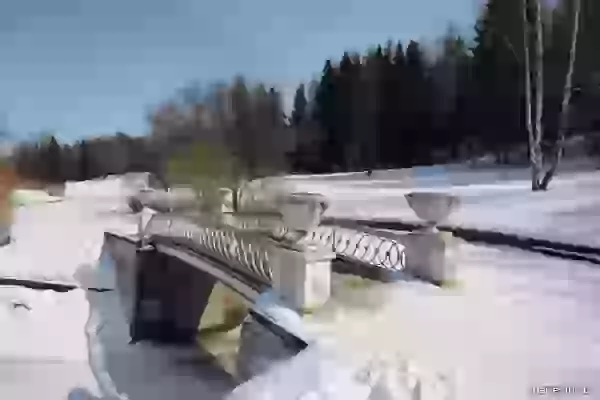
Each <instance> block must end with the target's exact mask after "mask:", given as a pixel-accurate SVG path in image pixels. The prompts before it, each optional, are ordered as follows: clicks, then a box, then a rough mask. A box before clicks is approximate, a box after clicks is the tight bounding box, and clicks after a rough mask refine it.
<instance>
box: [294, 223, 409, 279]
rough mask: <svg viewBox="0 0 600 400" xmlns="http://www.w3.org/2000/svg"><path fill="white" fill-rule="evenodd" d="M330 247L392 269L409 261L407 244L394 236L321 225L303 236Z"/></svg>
mask: <svg viewBox="0 0 600 400" xmlns="http://www.w3.org/2000/svg"><path fill="white" fill-rule="evenodd" d="M304 240H305V241H306V242H308V243H317V244H321V245H323V246H325V247H328V248H331V249H332V251H334V252H335V253H336V254H337V255H338V256H342V257H347V258H349V259H352V260H355V261H359V262H361V263H365V264H369V265H372V266H375V267H382V268H386V269H392V270H401V269H403V268H404V266H405V265H406V255H405V253H404V246H403V245H402V244H401V243H399V242H398V241H396V240H393V239H391V238H387V237H383V236H378V235H376V234H373V233H367V232H361V231H358V230H354V229H348V228H342V227H338V226H327V225H325V226H319V227H318V228H317V229H315V230H313V231H312V232H310V233H309V234H308V235H307V236H306V238H305V239H304Z"/></svg>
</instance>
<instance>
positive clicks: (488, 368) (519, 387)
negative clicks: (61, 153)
mask: <svg viewBox="0 0 600 400" xmlns="http://www.w3.org/2000/svg"><path fill="white" fill-rule="evenodd" d="M376 175H377V173H376V174H375V175H374V178H373V180H371V181H366V180H359V179H355V180H348V181H345V182H344V183H342V182H336V183H335V184H332V182H331V181H329V182H323V181H319V180H318V179H315V178H309V179H307V178H296V184H298V183H300V184H301V185H304V186H303V187H304V188H305V189H311V190H318V191H322V192H325V193H326V194H329V195H330V196H331V197H333V201H332V207H331V209H330V210H329V212H330V213H332V214H334V215H347V216H355V217H356V216H357V215H356V213H358V212H362V213H363V215H358V216H359V217H361V216H362V217H367V216H380V217H382V216H387V217H394V216H396V217H398V216H403V217H404V216H406V217H407V218H410V217H409V215H412V211H410V209H409V208H408V206H407V205H406V203H405V202H404V199H403V197H402V196H403V194H404V193H405V192H406V191H407V190H409V189H408V188H407V187H403V185H404V186H407V185H406V183H405V182H404V183H402V182H394V181H393V180H385V179H381V180H380V181H377V176H376ZM425 180H426V179H425ZM381 181H385V182H381ZM429 182H430V183H431V180H430V181H429ZM361 185H363V186H365V187H366V188H367V190H365V189H364V188H361ZM527 185H528V183H527V182H526V181H525V180H521V181H519V180H516V181H510V182H505V183H502V184H497V185H492V184H490V185H484V184H479V185H478V186H475V185H472V186H464V187H454V188H453V190H455V191H457V192H460V193H461V194H462V196H461V197H462V198H463V202H464V205H463V210H462V211H459V212H457V214H455V215H461V214H460V213H461V212H462V213H464V214H465V215H464V216H463V217H462V218H465V220H468V218H472V219H471V221H474V223H475V222H476V223H480V222H481V221H484V222H485V223H487V224H488V226H492V225H493V226H492V227H496V228H497V227H498V225H497V224H502V223H503V224H504V225H500V227H501V228H506V229H513V228H515V229H530V231H529V232H533V233H543V234H548V232H546V231H549V230H550V229H549V226H550V225H557V224H556V223H554V224H552V223H551V222H550V221H548V220H547V219H548V218H550V217H551V216H556V217H557V218H563V219H562V220H559V221H560V222H559V223H558V225H560V226H559V229H560V230H561V231H562V232H567V233H563V234H562V235H563V236H561V238H562V239H565V238H566V239H569V240H566V239H565V241H571V242H573V241H575V240H579V239H581V238H583V239H586V240H587V242H585V243H589V242H590V241H591V242H593V243H595V242H594V240H598V239H593V238H585V237H584V236H585V235H586V234H587V235H588V236H591V235H592V233H593V232H594V230H593V227H592V226H591V223H592V222H593V221H592V222H590V220H592V218H593V216H592V215H590V216H589V218H587V219H584V221H581V220H580V219H579V218H581V214H578V212H579V211H580V209H581V208H585V207H584V206H586V207H588V209H589V212H590V213H592V212H594V210H595V207H597V205H598V203H596V200H595V198H598V196H597V193H600V187H599V186H600V183H598V179H597V176H596V175H595V174H591V173H587V174H578V175H576V176H575V177H574V179H572V180H570V181H569V180H568V179H566V176H565V177H561V178H560V179H558V180H557V181H555V183H554V185H553V189H552V190H551V191H549V192H547V193H535V194H530V192H529V189H528V187H527ZM430 186H431V187H432V188H440V185H439V184H438V185H433V184H432V185H430ZM423 187H425V185H423V184H422V185H420V188H423ZM126 192H127V191H126V190H125V191H123V186H122V185H121V184H120V183H118V182H115V179H114V178H110V179H107V180H106V181H105V182H104V181H102V182H100V181H99V182H94V183H88V184H84V183H83V184H82V183H78V184H76V185H75V186H72V185H71V186H68V187H67V190H66V198H65V199H64V200H63V201H61V202H59V203H50V204H39V203H38V204H35V205H29V206H26V207H21V208H19V209H18V211H17V214H16V221H15V226H14V229H13V235H14V237H15V241H14V243H12V244H10V245H9V246H7V247H5V248H1V249H0V277H18V278H22V279H34V280H46V281H48V280H49V281H59V282H63V283H72V284H75V285H79V284H80V282H81V281H82V277H83V276H85V277H91V278H92V279H91V280H88V279H87V278H86V280H85V281H86V284H85V285H83V286H84V287H85V286H96V287H114V280H113V278H112V274H111V267H110V265H107V264H102V265H100V264H98V263H96V261H97V259H98V256H99V254H100V247H101V243H102V232H103V231H104V230H105V229H118V230H121V231H122V232H124V233H133V232H135V230H136V228H137V226H136V223H137V221H136V219H135V218H133V217H132V216H128V215H127V214H125V213H123V212H122V211H123V208H122V207H123V199H124V197H123V193H126ZM114 193H118V195H114ZM574 193H576V194H577V196H576V198H575V199H571V198H570V197H569V195H571V197H572V195H573V194H574ZM538 195H539V198H540V199H542V200H540V201H539V204H535V203H534V202H532V201H529V205H527V204H526V203H527V202H524V201H523V199H537V198H538V197H537V196H538ZM530 196H531V197H530ZM365 200H366V201H365ZM522 203H525V204H522ZM488 204H489V205H488ZM400 205H401V206H400ZM509 205H510V206H511V207H513V209H512V210H510V209H509ZM469 209H470V210H471V211H469V212H468V210H469ZM540 210H542V211H540ZM574 210H575V211H577V212H576V213H575V214H572V215H571V216H569V214H568V212H573V211H574ZM377 213H379V214H377ZM386 213H387V214H386ZM402 213H404V214H402ZM470 213H472V214H470ZM477 213H479V217H478V218H475V217H469V215H475V216H477V215H478V214H477ZM511 215H512V216H511ZM561 215H562V217H561ZM535 216H537V217H535ZM412 218H413V220H415V218H414V217H412ZM525 218H528V220H527V221H523V219H525ZM536 218H537V219H536ZM569 218H571V219H569ZM480 219H481V221H480ZM459 222H461V221H459ZM545 222H547V223H548V224H549V225H543V223H545ZM461 223H463V222H461ZM481 223H483V222H481ZM494 224H496V225H494ZM530 225H533V227H530ZM599 225H600V224H599ZM482 227H483V226H482ZM540 227H544V229H545V230H546V231H542V230H540V229H541V228H540ZM559 229H555V231H558V230H559ZM586 229H587V230H586ZM569 232H570V233H569ZM582 232H584V233H582ZM565 235H570V236H565ZM457 250H459V251H457V252H456V257H457V262H458V265H459V286H458V287H457V288H454V289H447V290H443V289H439V288H436V287H433V286H431V285H427V284H424V283H420V282H416V281H402V282H398V283H394V284H386V285H385V287H381V286H377V292H376V293H371V294H369V293H367V292H368V290H367V292H364V293H363V296H364V297H363V298H374V299H376V301H377V302H378V301H381V302H382V303H383V305H382V307H379V308H378V309H377V310H374V309H373V307H368V308H367V309H366V310H365V309H363V310H362V311H361V309H358V308H356V307H351V305H352V304H354V303H356V302H355V301H354V302H353V301H350V299H348V297H347V296H346V297H344V290H343V288H342V289H340V287H336V288H334V290H335V293H336V295H337V298H338V299H340V300H339V302H338V303H337V304H336V303H335V302H332V304H331V305H330V307H332V308H329V309H324V310H323V314H321V315H325V316H326V318H327V321H325V322H319V321H318V318H319V314H316V315H315V317H314V318H315V319H314V320H313V321H312V322H311V324H310V327H311V329H312V330H313V332H314V333H319V334H320V335H323V337H327V336H330V337H332V338H335V341H336V343H337V345H336V348H337V349H338V350H340V351H341V352H342V353H343V352H346V353H347V354H357V355H360V357H359V356H357V357H350V358H351V359H352V360H353V361H356V360H357V359H362V360H368V359H372V358H373V357H375V358H377V357H379V358H381V359H383V360H384V361H387V362H390V364H389V367H387V368H385V367H383V368H379V369H377V368H376V370H378V371H379V372H381V371H385V370H387V371H388V372H391V373H392V375H394V376H392V377H391V378H390V379H395V375H396V372H395V369H396V368H398V366H399V365H400V364H401V363H403V362H405V361H406V360H412V361H414V365H417V366H418V368H420V369H421V372H420V373H419V374H417V375H418V376H422V377H425V380H424V383H427V382H433V381H439V380H440V379H439V378H440V376H443V377H445V379H447V387H452V386H454V389H455V390H456V394H457V396H456V397H455V398H456V399H460V400H470V399H474V400H475V399H477V400H479V399H492V400H494V399H499V400H500V399H503V400H504V399H517V400H518V399H527V398H531V393H532V386H536V385H559V384H564V385H587V386H588V387H589V389H590V391H591V393H592V396H590V397H589V398H595V397H594V396H597V395H596V394H595V392H594V389H596V390H598V389H597V388H595V387H594V385H595V384H596V382H597V377H598V376H600V313H599V312H598V309H597V307H596V303H597V301H598V293H600V270H597V269H595V268H593V267H591V266H589V265H587V264H585V263H578V262H572V261H564V260H558V259H553V258H548V257H544V256H540V255H534V254H530V253H527V252H521V251H516V250H510V249H504V248H503V249H493V248H488V247H483V246H473V245H468V244H462V245H460V247H458V248H457ZM111 285H112V286H111ZM354 305H355V304H354ZM332 321H333V322H332ZM127 333H128V332H127V326H126V324H125V321H124V317H123V313H122V309H121V308H120V304H119V299H118V297H117V296H116V294H115V293H114V292H105V293H93V292H89V291H85V290H83V289H75V290H73V291H71V292H68V293H55V292H52V291H33V290H30V289H24V288H14V287H0V398H2V399H4V398H7V399H12V398H44V399H51V400H52V399H57V400H58V399H61V400H62V399H67V398H69V399H78V398H79V399H88V400H89V399H105V398H111V399H112V398H123V399H125V398H127V397H125V396H128V398H130V399H132V400H138V399H139V400H142V399H157V400H158V399H166V398H190V399H191V398H199V397H201V398H215V399H218V398H222V397H223V396H224V395H225V393H227V392H228V391H229V390H230V389H231V387H232V382H231V381H230V380H229V379H228V377H227V376H226V375H223V374H221V373H220V372H219V371H218V369H216V368H213V367H212V366H211V365H210V362H208V361H207V360H209V357H208V356H206V355H198V354H196V352H194V351H191V349H164V348H162V349H161V348H153V347H149V346H144V345H136V346H130V345H128V339H129V337H128V334H127ZM389 355H393V356H394V357H396V356H397V357H399V360H401V362H400V361H398V358H394V360H395V361H394V360H392V358H391V357H390V356H389ZM314 363H317V364H318V365H319V366H320V367H321V368H336V366H337V365H339V364H340V363H342V364H344V359H343V358H342V359H341V360H339V361H338V362H337V363H332V362H328V361H326V360H324V359H322V358H321V359H319V357H317V358H316V359H313V366H312V367H311V368H314V370H315V371H317V370H318V368H319V367H318V366H315V365H314ZM309 364H310V363H309ZM307 365H308V364H307ZM348 365H349V364H348ZM363 372H364V371H363ZM376 372H377V371H376ZM304 375H305V376H304ZM309 375H310V374H308V373H307V374H302V372H301V370H300V371H298V370H296V371H295V372H294V371H292V372H290V374H285V373H283V372H282V374H280V375H279V376H278V377H277V379H279V380H282V379H290V378H293V379H296V380H297V379H300V378H302V377H307V378H308V377H309ZM334 375H335V374H329V375H323V376H329V377H331V378H323V379H326V380H328V381H326V382H325V381H323V380H320V379H319V378H318V377H314V376H313V377H312V378H311V379H312V389H315V390H317V389H319V390H320V395H319V394H316V393H313V394H312V397H310V396H308V397H305V398H311V399H333V398H334V397H332V396H330V397H326V395H325V394H324V392H325V391H326V389H327V386H328V384H331V383H332V382H335V380H334V379H333V376H334ZM310 376H312V375H310ZM427 377H429V378H427ZM403 379H404V378H403ZM267 383H268V382H267ZM297 383H298V382H297ZM307 384H308V383H307ZM270 385H274V386H273V390H275V382H271V383H270ZM345 385H347V386H348V387H350V386H351V383H349V381H346V383H345ZM359 386H360V385H359ZM278 387H279V388H280V389H282V390H283V389H285V387H286V386H285V385H281V384H279V385H278ZM399 388H400V389H399V390H402V385H399ZM358 389H359V387H358V386H356V390H357V391H356V392H355V394H358V393H359V392H358ZM363 389H364V385H363ZM430 389H431V388H429V387H427V388H424V389H423V390H424V391H427V390H430ZM267 391H268V390H267ZM361 393H364V392H361ZM271 394H272V395H273V392H271ZM77 396H79V397H77ZM282 396H283V397H282ZM245 398H252V397H245ZM255 398H260V399H266V398H267V397H255ZM275 398H281V399H284V398H286V397H285V393H280V394H279V395H278V397H275ZM338 398H340V397H338ZM346 398H350V397H346ZM357 398H360V397H357ZM362 398H365V397H362ZM437 398H440V397H423V399H424V400H425V399H426V400H429V399H437ZM371 399H375V397H371ZM380 399H383V397H381V398H380ZM340 400H341V398H340Z"/></svg>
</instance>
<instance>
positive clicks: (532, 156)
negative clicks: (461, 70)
mask: <svg viewBox="0 0 600 400" xmlns="http://www.w3.org/2000/svg"><path fill="white" fill-rule="evenodd" d="M522 20H523V51H524V53H525V54H524V59H525V125H526V127H527V133H528V135H529V164H530V167H531V188H532V190H536V187H537V182H538V177H539V173H540V168H541V166H540V165H539V164H538V154H539V152H540V151H541V143H540V142H539V141H538V140H536V139H537V138H536V135H535V134H534V131H533V123H532V117H531V115H532V112H531V111H532V106H533V104H532V103H531V90H532V87H531V54H530V51H529V39H530V29H529V2H528V0H523V10H522Z"/></svg>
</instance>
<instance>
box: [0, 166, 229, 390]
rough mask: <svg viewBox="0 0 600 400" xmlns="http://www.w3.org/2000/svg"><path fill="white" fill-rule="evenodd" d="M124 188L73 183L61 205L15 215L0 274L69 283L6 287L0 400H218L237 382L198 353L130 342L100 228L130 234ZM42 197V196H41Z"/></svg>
mask: <svg viewBox="0 0 600 400" xmlns="http://www.w3.org/2000/svg"><path fill="white" fill-rule="evenodd" d="M127 191H128V188H127V187H125V188H123V186H122V185H121V183H120V182H119V179H117V178H114V177H109V178H108V179H106V180H98V181H95V182H79V183H76V184H70V185H68V187H67V193H66V196H65V198H64V199H63V200H62V201H61V202H57V203H46V204H44V203H43V202H42V203H40V202H36V203H35V204H29V205H27V206H26V207H20V208H18V209H17V210H16V214H15V218H14V225H13V236H14V241H13V242H12V243H11V244H10V245H8V246H5V247H3V248H1V249H0V277H3V278H7V277H10V278H20V279H28V280H39V281H45V282H55V283H56V282H58V283H67V284H73V285H75V286H79V287H81V288H82V289H74V290H71V291H69V292H66V293H57V292H54V291H51V290H46V291H36V290H31V289H25V288H21V287H7V286H0V327H1V329H0V398H2V399H5V398H6V399H16V398H26V399H28V398H31V399H34V398H35V399H37V398H43V399H49V400H65V399H72V400H76V399H80V400H81V399H86V400H89V399H100V398H102V399H109V398H110V399H132V400H138V399H139V400H141V399H149V400H152V399H156V400H159V399H160V400H163V399H167V398H178V399H196V398H198V396H199V395H200V396H201V397H202V398H207V399H221V398H223V396H224V395H225V394H226V393H228V392H230V391H231V389H232V388H233V386H234V384H233V382H232V381H231V379H230V377H229V376H227V375H226V374H224V373H222V372H221V371H220V370H219V368H217V367H216V366H215V365H213V364H211V361H210V360H211V358H210V356H208V355H207V354H206V353H203V352H202V351H201V349H199V348H196V347H193V348H169V347H153V346H150V345H144V344H138V345H130V344H129V342H130V337H129V326H128V324H127V323H126V320H125V315H124V314H125V310H123V308H122V303H121V300H120V298H119V296H118V294H117V292H115V291H109V292H102V293H97V292H91V291H86V290H84V289H83V288H88V287H100V288H108V289H113V288H114V287H115V282H114V270H113V269H112V268H111V264H110V262H108V261H109V260H107V259H103V260H101V262H98V258H99V256H100V252H101V248H102V242H103V232H104V230H107V229H110V230H113V231H114V230H117V231H120V232H121V233H125V234H131V233H135V232H137V222H138V219H137V218H136V217H135V216H133V215H128V214H124V213H123V212H121V211H120V209H121V207H122V205H123V201H124V199H125V196H124V194H127ZM39 197H40V198H41V197H43V195H42V194H39Z"/></svg>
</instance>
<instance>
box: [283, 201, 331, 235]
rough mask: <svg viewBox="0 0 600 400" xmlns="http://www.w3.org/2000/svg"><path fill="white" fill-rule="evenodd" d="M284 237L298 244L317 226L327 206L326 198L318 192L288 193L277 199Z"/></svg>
mask: <svg viewBox="0 0 600 400" xmlns="http://www.w3.org/2000/svg"><path fill="white" fill-rule="evenodd" d="M277 203H278V205H279V207H278V208H279V211H280V212H281V217H282V222H283V225H284V227H285V229H286V231H287V234H286V239H287V240H288V241H290V242H294V243H296V244H298V242H300V241H301V240H302V238H304V237H305V236H306V235H307V234H308V233H309V232H311V231H312V230H314V229H315V228H317V227H318V226H319V224H320V222H321V217H322V215H323V213H324V212H325V210H327V208H328V207H329V202H328V200H327V198H326V197H325V196H323V195H321V194H318V193H301V192H296V193H290V194H287V195H282V196H280V197H279V198H278V201H277Z"/></svg>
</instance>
